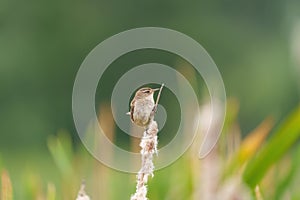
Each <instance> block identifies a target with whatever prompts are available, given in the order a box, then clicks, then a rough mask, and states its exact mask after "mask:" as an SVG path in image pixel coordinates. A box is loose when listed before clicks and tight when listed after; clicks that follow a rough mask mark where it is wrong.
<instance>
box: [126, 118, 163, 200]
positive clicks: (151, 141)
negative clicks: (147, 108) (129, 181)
mask: <svg viewBox="0 0 300 200" xmlns="http://www.w3.org/2000/svg"><path fill="white" fill-rule="evenodd" d="M157 132H158V128H157V123H156V121H154V120H152V121H151V122H150V124H149V125H148V127H147V129H146V130H145V131H144V134H143V137H142V139H141V143H140V147H141V148H142V149H141V156H142V167H141V169H140V171H139V172H138V174H137V185H136V192H135V194H134V195H132V196H131V199H130V200H147V197H146V196H147V186H146V184H147V182H148V177H149V175H151V176H152V177H153V176H154V174H153V170H154V164H153V154H157Z"/></svg>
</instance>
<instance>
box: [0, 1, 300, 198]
mask: <svg viewBox="0 0 300 200" xmlns="http://www.w3.org/2000/svg"><path fill="white" fill-rule="evenodd" d="M146 26H156V27H165V28H170V29H174V30H177V31H180V32H182V33H184V34H186V35H188V36H190V37H192V38H193V39H195V40H196V41H198V42H199V43H200V44H201V45H202V46H203V47H204V48H205V49H206V50H207V51H208V53H209V54H210V55H211V57H212V58H213V59H214V61H215V63H216V64H217V66H218V68H219V70H220V72H221V74H222V76H223V80H224V84H225V87H226V93H227V96H228V98H229V99H234V100H232V101H231V100H229V102H231V104H232V107H233V108H232V110H230V109H229V110H228V111H229V112H232V113H235V111H236V110H239V111H238V114H237V113H236V114H233V115H234V116H235V115H236V117H235V118H234V123H233V122H232V124H234V125H232V124H229V125H228V127H234V130H235V131H236V129H238V132H239V135H240V137H241V138H245V137H246V136H247V134H248V133H249V132H251V131H252V130H253V129H255V127H257V126H258V125H259V124H260V123H261V122H262V121H263V120H264V119H265V118H267V117H268V116H273V119H274V124H275V125H274V126H275V127H277V126H279V125H278V124H280V122H282V121H284V120H285V118H286V116H287V115H288V114H289V113H290V112H291V111H292V110H294V109H295V108H296V107H297V106H298V104H299V99H300V81H299V79H300V76H299V74H300V59H299V58H300V2H299V1H296V0H288V1H268V0H263V1H251V2H250V1H235V0H231V1H211V2H203V1H173V0H167V1H141V0H139V1H135V0H133V1H131V0H130V1H115V0H113V1H96V0H88V1H83V0H75V1H67V0H62V1H35V0H30V1H16V0H0V168H1V169H3V170H6V171H7V173H9V176H10V179H11V182H12V188H13V196H14V199H38V198H40V199H46V198H48V199H49V198H51V194H49V193H51V191H55V192H53V195H54V194H55V195H54V196H55V199H75V197H76V195H77V191H78V188H79V186H80V182H81V179H82V178H86V179H87V186H89V187H88V188H87V190H88V193H90V196H92V197H93V199H118V194H115V193H114V191H120V192H119V193H120V194H123V195H121V196H119V197H121V198H122V199H129V197H130V194H131V193H133V192H134V181H135V180H134V175H130V174H123V173H121V172H116V171H114V170H110V169H106V168H105V167H104V166H103V165H101V164H100V163H98V162H97V161H96V160H93V158H92V156H90V155H89V154H88V153H87V152H85V150H84V148H83V147H82V144H81V142H80V140H79V137H78V135H77V133H76V130H75V127H74V123H73V118H72V107H71V106H72V88H73V83H74V79H75V76H76V72H77V70H78V69H79V67H80V65H81V62H82V61H83V60H84V58H85V57H86V55H87V54H88V53H89V52H90V51H91V50H92V49H93V48H94V47H95V46H96V45H97V44H99V43H100V42H101V41H103V40H105V39H106V38H108V37H110V36H112V35H114V34H117V33H119V32H121V31H125V30H127V29H131V28H136V27H146ZM148 62H158V63H164V64H168V65H170V66H172V67H174V68H176V69H178V70H179V71H181V72H182V73H183V74H185V75H186V76H187V77H188V78H189V80H193V78H191V77H189V76H193V77H194V78H195V80H196V81H195V82H194V83H193V84H194V85H195V87H197V88H198V89H199V94H198V96H199V99H205V97H202V96H204V94H205V92H201V91H202V90H205V85H204V82H203V81H202V79H201V76H199V75H197V74H192V75H191V73H193V71H192V70H191V66H188V64H186V63H185V64H183V63H184V61H183V60H180V58H178V57H177V56H175V55H172V54H170V53H167V52H162V51H157V50H142V51H139V52H133V53H130V54H128V55H125V56H123V57H120V58H119V59H118V60H116V61H115V62H114V63H113V64H112V66H111V67H110V68H109V69H108V70H107V72H106V75H105V77H104V78H103V80H102V81H101V84H99V87H102V90H101V91H102V92H101V93H99V92H98V93H97V96H96V100H97V101H96V102H98V104H97V105H95V106H96V108H99V109H100V107H101V106H103V107H105V105H106V104H107V102H109V99H110V95H111V91H112V88H113V86H114V84H115V83H116V81H117V80H118V78H119V77H120V76H121V75H122V74H123V73H124V72H126V70H129V69H130V68H132V67H134V66H136V65H138V64H143V63H148ZM191 71H192V72H191ZM170 99H171V100H170ZM126 101H128V102H129V100H126ZM203 101H204V100H203ZM162 104H163V105H165V106H168V105H169V108H168V109H167V111H168V112H170V113H175V114H176V113H177V110H178V109H177V107H176V106H178V105H177V103H176V101H175V100H173V96H172V94H171V93H170V92H168V91H166V94H165V96H162ZM173 104H174V107H175V108H172V106H170V105H173ZM103 109H104V108H103ZM104 110H105V109H104ZM100 112H101V111H100ZM106 112H107V113H108V114H107V115H108V116H109V115H110V114H109V113H110V111H109V109H108V111H106ZM236 112H237V111H236ZM230 114H231V113H229V115H230ZM230 116H231V115H230ZM108 118H110V117H108ZM172 120H174V121H172ZM172 120H170V121H169V122H168V126H169V127H170V128H169V129H168V130H167V131H168V132H170V130H172V124H175V122H176V120H177V119H172ZM298 122H299V124H300V121H298ZM105 123H107V124H109V122H105ZM237 124H238V125H237ZM112 126H113V125H112ZM237 126H238V128H237ZM112 129H113V130H114V136H111V137H112V138H114V140H115V141H116V143H118V144H119V145H120V146H123V147H124V148H130V147H132V144H131V143H130V138H129V137H128V136H127V135H126V136H124V134H122V133H121V132H120V131H119V130H118V128H117V127H114V128H112ZM229 132H230V131H229ZM271 135H272V134H271ZM161 140H162V141H163V142H165V143H167V141H168V139H167V137H166V136H164V137H162V138H161ZM241 140H242V139H241ZM295 140H297V139H295ZM59 141H60V142H59ZM58 143H59V144H58ZM136 144H137V145H138V143H136ZM162 144H163V143H162ZM226 144H227V143H226V142H224V143H223V146H226ZM130 145H131V146H130ZM59 146H63V147H62V149H64V148H66V149H69V150H70V152H69V153H66V154H64V155H65V157H66V159H67V160H68V161H66V162H64V161H62V162H63V163H64V164H61V165H62V166H61V165H60V164H59V162H60V161H57V158H55V157H56V156H57V155H58V154H59V152H60V150H57V148H58V147H59ZM66 146H68V147H66ZM69 147H70V148H69ZM66 149H65V151H67V152H68V151H69V150H66ZM284 155H285V154H284ZM58 157H59V156H58ZM62 157H63V158H61V159H60V158H59V159H60V160H64V158H65V157H64V156H62ZM74 160H75V161H74ZM185 162H187V161H186V160H185V161H178V163H177V165H178V166H177V165H176V163H175V164H174V166H172V167H171V169H168V168H167V169H165V171H159V172H158V174H157V175H156V176H155V177H154V178H153V181H154V180H155V179H156V178H157V180H156V181H157V182H156V185H159V184H161V185H160V187H157V188H156V187H155V186H154V184H153V185H152V186H151V185H150V186H149V190H150V191H151V189H152V188H153V190H154V191H153V193H150V195H152V196H150V199H184V198H186V199H192V198H193V197H194V196H195V195H193V194H194V189H193V188H194V187H193V186H192V185H193V184H192V181H190V179H189V178H191V177H193V176H196V175H195V174H193V172H190V171H189V170H188V172H187V174H188V176H187V181H186V184H184V187H183V190H182V191H184V193H181V195H182V196H180V195H178V194H177V195H174V192H173V191H176V190H177V191H181V190H179V189H176V188H177V187H180V186H177V184H179V185H181V184H183V183H182V182H181V181H178V180H177V179H176V177H175V178H173V179H175V180H173V179H172V177H171V178H170V177H169V175H167V174H168V173H169V174H172V173H176V167H178V168H181V166H182V165H183V166H184V165H185ZM91 163H92V164H91ZM291 163H293V162H292V160H291ZM188 165H191V163H190V161H189V164H188ZM73 168H74V169H73ZM64 170H65V171H64ZM168 170H169V171H168ZM172 170H173V171H172ZM66 171H69V172H66ZM70 171H72V172H70ZM72 173H73V174H72ZM95 173H96V174H97V176H95V177H98V178H99V179H98V181H97V180H94V179H92V178H91V177H92V175H91V174H95ZM177 173H183V174H184V173H185V171H178V172H177ZM66 174H68V175H66ZM74 174H75V175H74ZM99 174H100V175H99ZM76 175H77V176H76ZM159 176H161V177H163V178H161V179H159ZM70 177H71V178H70ZM89 177H90V179H89ZM183 177H185V176H184V175H183ZM89 180H90V181H89ZM118 180H119V181H118ZM120 180H121V181H120ZM122 180H126V181H123V182H122ZM164 180H165V182H163V181H164ZM166 180H169V181H170V182H166ZM180 180H181V179H180ZM105 181H107V182H108V184H106V182H105ZM150 182H151V180H150ZM67 183H74V184H73V185H72V184H67ZM123 184H124V185H126V186H124V187H123V186H122V185H123ZM2 185H3V183H2ZM250 185H251V184H250ZM266 185H267V184H266ZM71 186H72V187H71ZM68 187H71V188H72V189H69V188H68ZM151 187H152V188H151ZM97 188H98V189H97ZM105 188H106V189H105ZM107 188H108V189H107ZM265 188H267V186H265ZM66 190H68V192H67V191H66ZM262 190H263V186H262ZM47 191H48V192H47ZM49 191H50V192H49ZM99 191H102V193H101V192H99ZM105 191H106V193H105ZM67 193H68V194H67ZM262 193H264V192H262ZM265 193H266V194H265V195H266V196H267V197H270V196H272V195H273V196H274V195H275V193H272V192H271V191H269V190H268V192H265ZM269 193H270V194H269ZM47 194H48V196H47ZM283 194H284V193H283ZM49 195H50V197H49ZM105 195H106V196H105ZM126 195H127V196H128V198H125V197H124V196H126ZM168 195H169V196H168ZM280 195H281V194H280ZM275 196H276V195H275ZM151 197H152V198H151ZM183 197H184V198H183ZM279 197H280V198H281V196H278V198H279ZM207 198H208V199H209V197H207Z"/></svg>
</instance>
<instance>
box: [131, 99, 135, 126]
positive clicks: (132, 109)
mask: <svg viewBox="0 0 300 200" xmlns="http://www.w3.org/2000/svg"><path fill="white" fill-rule="evenodd" d="M134 104H135V100H134V99H133V100H132V101H131V103H130V118H131V120H132V121H134V120H133V113H134Z"/></svg>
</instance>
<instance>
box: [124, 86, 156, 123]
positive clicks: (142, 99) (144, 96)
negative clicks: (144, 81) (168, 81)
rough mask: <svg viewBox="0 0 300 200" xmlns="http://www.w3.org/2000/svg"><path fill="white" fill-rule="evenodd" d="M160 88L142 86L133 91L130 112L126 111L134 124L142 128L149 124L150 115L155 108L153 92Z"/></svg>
mask: <svg viewBox="0 0 300 200" xmlns="http://www.w3.org/2000/svg"><path fill="white" fill-rule="evenodd" d="M160 89H161V88H156V89H152V88H149V87H144V88H141V89H139V90H138V91H137V92H136V93H135V96H134V98H133V99H132V101H131V103H130V112H128V113H127V114H128V115H130V118H131V121H132V122H133V123H134V124H136V125H138V126H141V127H144V128H145V127H147V126H148V125H149V123H150V121H151V117H153V116H152V115H153V113H154V112H155V110H156V105H155V103H154V97H153V94H154V92H155V91H158V90H160Z"/></svg>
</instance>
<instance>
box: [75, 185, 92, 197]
mask: <svg viewBox="0 0 300 200" xmlns="http://www.w3.org/2000/svg"><path fill="white" fill-rule="evenodd" d="M76 200H90V197H89V196H88V195H87V194H86V193H85V182H84V181H83V182H82V183H81V187H80V190H79V192H78V195H77V198H76Z"/></svg>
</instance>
